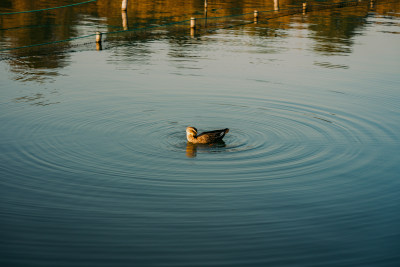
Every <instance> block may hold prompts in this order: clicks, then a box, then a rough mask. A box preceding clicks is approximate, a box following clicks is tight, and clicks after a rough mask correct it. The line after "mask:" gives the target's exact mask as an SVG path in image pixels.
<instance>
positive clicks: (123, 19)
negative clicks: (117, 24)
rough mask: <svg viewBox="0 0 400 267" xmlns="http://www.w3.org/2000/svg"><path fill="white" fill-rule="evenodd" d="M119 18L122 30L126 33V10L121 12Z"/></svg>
mask: <svg viewBox="0 0 400 267" xmlns="http://www.w3.org/2000/svg"><path fill="white" fill-rule="evenodd" d="M121 16H122V28H123V29H124V30H125V31H127V30H128V14H127V13H126V10H122V12H121Z"/></svg>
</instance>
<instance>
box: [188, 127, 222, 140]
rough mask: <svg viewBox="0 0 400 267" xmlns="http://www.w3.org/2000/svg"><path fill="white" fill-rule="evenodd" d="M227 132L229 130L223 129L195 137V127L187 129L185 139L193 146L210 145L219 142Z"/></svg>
mask: <svg viewBox="0 0 400 267" xmlns="http://www.w3.org/2000/svg"><path fill="white" fill-rule="evenodd" d="M228 132H229V129H228V128H225V129H222V130H214V131H209V132H204V133H201V134H199V135H197V129H196V128H195V127H187V128H186V138H187V140H188V141H189V142H190V143H193V144H211V143H216V142H219V141H221V140H222V138H224V136H225V134H227V133H228Z"/></svg>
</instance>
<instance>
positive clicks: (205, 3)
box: [204, 0, 207, 8]
mask: <svg viewBox="0 0 400 267" xmlns="http://www.w3.org/2000/svg"><path fill="white" fill-rule="evenodd" d="M204 7H205V8H207V0H204Z"/></svg>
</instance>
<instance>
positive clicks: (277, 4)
mask: <svg viewBox="0 0 400 267" xmlns="http://www.w3.org/2000/svg"><path fill="white" fill-rule="evenodd" d="M274 11H279V0H274Z"/></svg>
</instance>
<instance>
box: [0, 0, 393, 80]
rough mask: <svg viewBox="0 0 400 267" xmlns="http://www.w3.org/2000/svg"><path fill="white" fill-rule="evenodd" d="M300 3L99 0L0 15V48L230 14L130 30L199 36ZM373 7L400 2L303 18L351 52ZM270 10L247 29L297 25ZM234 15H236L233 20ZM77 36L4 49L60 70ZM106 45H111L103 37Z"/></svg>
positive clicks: (16, 5) (324, 44)
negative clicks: (194, 24)
mask: <svg viewBox="0 0 400 267" xmlns="http://www.w3.org/2000/svg"><path fill="white" fill-rule="evenodd" d="M317 3H318V2H314V1H309V3H308V4H309V5H312V4H317ZM66 4H70V1H58V2H57V5H66ZM300 4H301V3H300V1H295V0H281V1H277V0H276V1H268V2H265V1H255V0H252V1H250V0H248V1H239V0H232V1H226V2H225V1H224V2H223V3H221V2H212V3H208V8H207V9H204V2H203V1H183V0H179V1H172V0H157V1H129V2H128V10H127V11H123V12H122V13H121V3H120V1H110V0H99V1H97V2H93V3H88V4H85V5H80V6H76V7H73V8H64V9H56V10H49V11H45V12H39V13H22V14H15V15H3V16H0V18H1V29H0V50H1V49H8V48H17V47H24V46H30V45H36V44H42V43H48V42H54V41H59V40H68V39H71V38H75V37H79V36H84V35H86V34H92V33H95V32H96V31H97V30H99V29H100V30H101V31H102V32H113V31H116V30H128V29H137V28H143V27H149V26H155V25H161V24H165V23H170V22H177V21H182V20H187V19H188V18H190V17H205V18H207V17H210V18H212V17H225V16H227V18H224V19H219V20H212V21H211V20H207V19H205V20H202V21H201V23H202V24H203V25H202V27H203V31H199V29H197V30H196V32H195V31H194V30H189V28H187V25H183V26H179V25H176V26H171V27H166V28H164V29H162V31H163V33H162V34H160V32H159V30H160V29H157V30H155V32H157V31H158V32H157V34H156V35H154V34H155V33H154V32H153V33H151V31H152V30H148V31H147V33H146V34H143V33H142V34H133V35H132V34H131V35H130V38H129V39H128V40H129V41H130V42H148V41H151V40H152V39H154V38H157V39H159V38H171V37H172V38H176V37H179V36H187V35H191V36H193V37H196V36H198V35H199V34H201V33H204V29H206V28H207V31H206V32H207V34H215V33H216V32H215V31H213V28H214V29H218V28H224V27H225V26H227V25H233V26H234V25H246V23H244V24H243V20H247V19H248V18H246V17H233V18H229V16H232V15H237V14H243V13H249V12H250V13H251V12H253V10H254V9H255V8H257V9H258V10H275V11H278V10H279V9H281V10H283V9H285V8H286V9H287V8H292V7H294V6H299V5H300ZM51 5H54V3H52V2H51V3H49V2H48V1H33V0H19V1H2V3H1V5H0V13H5V12H16V11H21V10H35V9H41V8H48V7H51ZM160 6H162V7H163V9H162V11H159V9H158V7H160ZM371 8H373V9H374V12H376V13H377V14H381V15H385V14H387V13H388V12H389V13H390V14H391V15H393V14H394V15H396V14H397V13H398V10H399V9H400V8H399V3H398V2H392V3H384V4H381V3H379V2H378V3H377V4H376V5H374V6H373V7H371V5H369V4H368V3H365V4H360V6H358V7H350V8H343V9H333V10H324V11H313V12H310V13H307V14H306V16H304V17H303V18H302V23H303V24H306V25H307V29H308V30H309V31H310V34H309V37H310V38H312V39H314V40H315V43H314V45H313V49H314V51H315V52H317V53H322V54H324V55H328V56H329V55H337V54H346V53H351V48H352V46H353V37H354V36H355V35H357V34H361V33H362V29H363V27H365V25H366V24H367V16H368V14H369V12H370V11H371ZM279 12H281V11H279ZM266 15H267V14H264V13H260V17H259V18H258V19H257V22H258V25H257V26H254V27H253V26H251V25H249V26H246V27H249V29H248V30H247V32H248V34H249V35H255V36H260V37H266V38H269V37H275V36H276V31H277V30H287V29H291V28H296V27H297V25H296V23H293V22H292V18H291V17H292V16H283V17H279V18H276V19H273V20H268V24H265V23H266V21H265V16H266ZM263 16H264V20H263ZM232 20H234V23H233V24H232ZM208 22H211V24H210V25H208ZM199 23H200V21H199ZM260 23H261V24H260ZM266 29H268V30H266ZM209 30H211V31H209ZM128 35H129V34H128ZM126 37H127V36H126V34H125V36H124V34H121V35H109V36H108V41H109V42H108V44H112V45H111V47H114V46H118V45H121V44H124V39H125V38H126ZM280 37H281V38H285V36H284V35H280ZM92 39H94V37H90V38H88V39H85V40H83V41H82V42H83V43H91V42H93V40H92ZM76 42H78V41H72V40H71V41H68V42H63V43H60V44H57V45H52V46H47V45H46V46H44V47H38V48H29V49H15V50H7V51H2V52H1V54H2V55H3V56H5V57H7V56H16V57H20V56H27V57H26V59H25V60H24V62H20V61H18V60H14V59H12V58H11V60H10V61H9V62H10V66H11V71H13V72H15V73H21V72H26V71H24V70H30V69H43V68H45V69H52V70H55V71H56V70H57V69H60V68H64V67H65V66H66V65H68V64H69V63H68V53H67V52H68V51H70V50H71V46H72V45H75V44H76ZM98 46H99V45H97V49H98V50H100V48H99V47H98ZM82 47H83V49H92V47H96V45H95V42H93V43H92V45H91V46H89V47H88V46H86V48H85V46H82ZM103 48H107V46H106V45H105V44H104V43H103ZM77 49H78V50H79V47H78V48H77V47H74V49H73V50H77ZM93 49H96V48H93ZM118 53H123V54H124V55H121V59H122V58H123V57H124V56H125V53H127V51H124V50H119V51H118ZM33 55H34V56H33ZM54 55H56V56H54ZM28 72H29V71H28ZM17 76H18V75H17ZM32 76H33V77H32V79H36V78H37V79H41V80H42V79H44V77H47V75H45V74H43V73H40V75H36V74H35V73H32Z"/></svg>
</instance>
